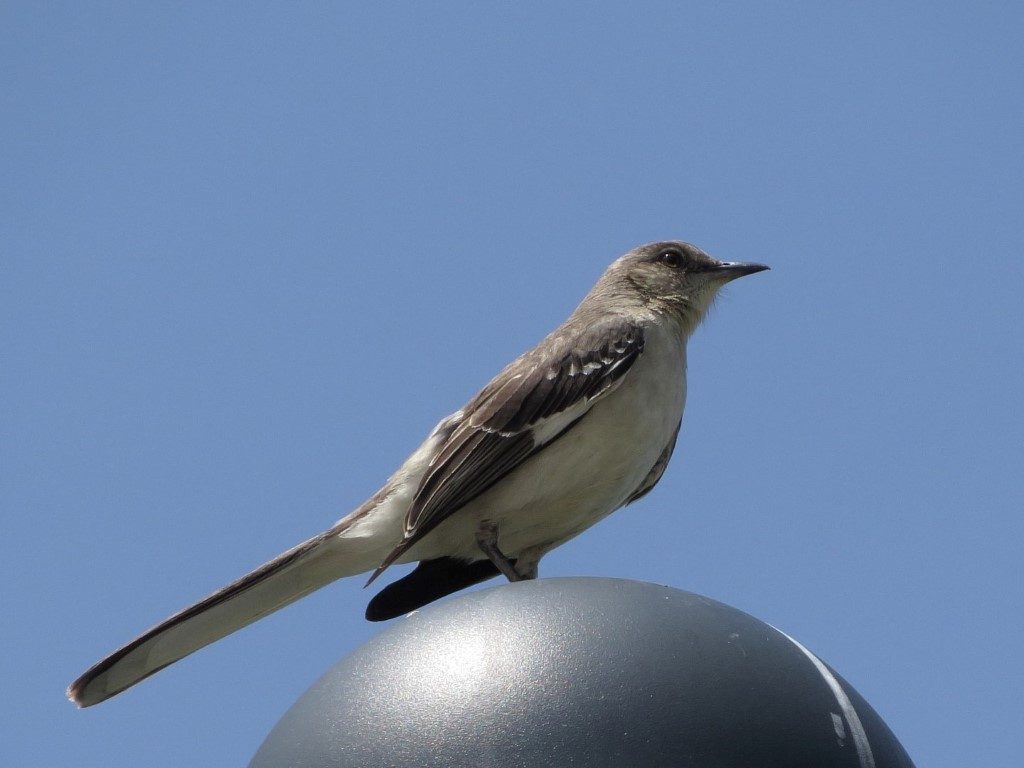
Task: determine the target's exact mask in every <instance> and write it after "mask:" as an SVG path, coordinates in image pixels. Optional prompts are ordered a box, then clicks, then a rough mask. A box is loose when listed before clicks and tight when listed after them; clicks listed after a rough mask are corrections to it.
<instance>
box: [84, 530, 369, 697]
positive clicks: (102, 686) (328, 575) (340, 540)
mask: <svg viewBox="0 0 1024 768" xmlns="http://www.w3.org/2000/svg"><path fill="white" fill-rule="evenodd" d="M373 549H374V548H373V547H368V546H367V541H366V539H365V538H361V537H354V538H348V537H345V536H344V535H339V531H338V529H337V527H335V528H332V529H330V530H328V531H325V532H324V533H321V534H319V535H317V536H314V537H313V538H311V539H309V540H307V541H304V542H303V543H302V544H299V545H298V546H296V547H293V548H292V549H290V550H288V551H287V552H285V553H283V554H281V555H279V556H278V557H276V558H274V559H273V560H271V561H270V562H268V563H265V564H264V565H261V566H260V567H259V568H257V569H256V570H254V571H252V572H251V573H249V574H248V575H246V576H243V577H242V578H241V579H239V580H238V581H236V582H234V583H233V584H229V585H228V586H226V587H224V588H223V589H220V590H218V591H217V592H214V593H213V594H212V595H210V596H209V597H207V598H206V599H204V600H201V601H199V602H198V603H196V604H195V605H193V606H191V607H189V608H186V609H185V610H183V611H180V612H179V613H176V614H175V615H173V616H171V617H170V618H169V619H167V620H166V621H163V622H161V623H160V624H158V625H156V626H155V627H153V628H152V629H150V630H149V631H148V632H146V633H144V634H143V635H141V636H139V637H137V638H136V639H135V640H133V641H132V642H130V643H128V645H126V646H124V647H123V648H121V649H120V650H118V651H115V652H114V653H112V654H111V655H110V656H108V657H107V658H105V659H103V660H102V661H101V662H99V663H98V664H96V665H94V666H93V667H92V668H91V669H89V670H88V671H87V672H86V673H85V674H83V675H82V676H81V677H79V678H78V679H77V680H76V681H75V682H73V683H72V684H71V686H70V687H69V688H68V691H67V694H68V698H69V699H71V700H72V701H73V702H75V703H76V704H78V706H80V707H88V706H92V705H93V704H98V703H99V702H101V701H103V700H104V699H108V698H110V697H111V696H113V695H115V694H117V693H120V692H121V691H123V690H124V689H125V688H128V687H130V686H132V685H135V683H137V682H139V681H140V680H143V679H145V678H147V677H149V676H150V675H152V674H153V673H154V672H158V671H160V670H161V669H163V668H164V667H166V666H167V665H168V664H173V663H174V662H175V661H178V660H179V659H181V658H184V657H185V656H188V655H189V654H190V653H193V652H194V651H198V650H199V649H200V648H202V647H203V646H206V645H209V644H210V643H212V642H214V641H215V640H219V639H220V638H222V637H224V636H225V635H229V634H231V633H232V632H235V631H236V630H239V629H241V628H242V627H244V626H246V625H248V624H251V623H252V622H254V621H256V620H257V619H260V618H262V617H264V616H266V615H267V614H269V613H273V612H274V611H276V610H278V609H280V608H283V607H285V606H286V605H288V604H289V603H292V602H294V601H295V600H298V599H299V598H300V597H304V596H305V595H308V594H309V593H310V592H313V591H314V590H317V589H319V588H320V587H323V586H325V585H327V584H329V583H330V582H332V581H334V580H335V579H339V578H342V577H343V576H352V575H354V574H357V573H362V572H364V571H367V570H370V569H371V568H373V567H375V566H376V565H377V564H378V563H379V562H380V555H379V554H377V553H375V552H373V551H372V550H373Z"/></svg>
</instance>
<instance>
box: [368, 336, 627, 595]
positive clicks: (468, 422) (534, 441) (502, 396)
mask: <svg viewBox="0 0 1024 768" xmlns="http://www.w3.org/2000/svg"><path fill="white" fill-rule="evenodd" d="M643 348H644V335H643V329H642V328H641V327H640V326H639V325H638V324H636V323H634V322H631V321H629V320H628V319H626V318H620V317H612V318H607V319H604V320H602V321H598V322H596V323H590V324H586V325H582V326H581V325H573V324H570V325H567V326H563V327H562V328H561V329H559V330H558V331H556V332H555V333H553V334H552V335H551V336H549V337H548V338H546V339H545V340H544V341H542V342H541V343H540V344H539V345H538V346H537V347H536V348H535V349H533V350H531V351H530V352H527V353H526V354H524V355H523V356H522V357H520V358H518V359H517V360H515V361H514V362H513V363H511V364H510V365H509V366H508V367H506V368H505V370H503V371H502V372H501V373H499V374H498V375H497V376H496V377H495V378H494V379H493V380H492V381H491V382H490V383H489V384H488V385H487V386H486V387H484V388H483V389H482V390H481V391H480V393H479V394H478V395H477V396H476V397H474V398H473V400H472V401H470V403H469V405H467V406H466V407H465V408H464V409H463V411H462V415H461V417H460V418H458V419H457V420H456V421H455V423H454V424H452V425H451V426H450V427H449V430H450V431H449V434H448V436H447V437H446V439H445V440H444V441H442V442H441V444H440V445H439V446H438V448H437V450H436V451H435V453H434V456H433V458H432V459H431V461H430V463H429V465H428V467H427V471H426V473H425V474H424V476H423V478H422V480H421V481H420V485H419V488H418V489H417V491H416V495H415V497H414V498H413V501H412V504H411V505H410V507H409V511H408V512H407V514H406V519H405V533H404V537H403V539H402V541H401V543H399V545H398V546H397V547H396V548H395V549H394V550H393V551H392V553H391V554H390V555H389V556H388V557H387V558H385V560H384V562H383V563H382V564H381V566H380V568H378V569H377V571H375V572H374V574H373V576H372V577H371V579H370V581H373V579H375V578H376V577H377V576H378V575H379V574H380V573H381V572H382V571H383V570H384V569H385V568H387V567H388V566H389V565H390V564H391V563H393V562H394V561H395V560H396V559H397V558H398V557H400V556H401V554H402V553H403V552H405V551H406V550H407V549H408V548H409V547H411V546H412V545H413V544H415V543H416V542H417V541H418V540H419V539H421V538H422V537H423V536H424V535H425V534H426V533H428V532H429V531H430V530H432V529H433V528H434V527H435V526H436V525H437V524H438V523H440V522H441V521H442V520H444V519H445V518H447V517H448V516H449V515H451V514H452V513H453V512H455V511H457V510H458V509H459V508H460V507H462V506H464V505H465V504H467V503H468V502H470V501H472V500H473V499H474V498H476V497H477V496H479V495H480V494H481V493H483V492H484V491H486V490H487V489H488V488H490V487H491V486H492V485H494V483H496V482H497V481H498V480H500V479H501V478H502V477H504V476H505V475H507V474H508V473H509V472H511V471H512V470H513V469H515V468H516V467H518V466H519V465H520V464H522V463H523V461H525V460H526V459H527V458H528V457H530V456H531V455H533V454H534V453H536V452H537V451H540V450H542V449H543V448H544V447H545V446H546V445H549V444H550V443H551V442H553V441H554V440H556V439H557V438H559V437H561V436H562V435H564V434H565V433H566V432H567V431H568V430H570V429H571V428H572V427H573V426H574V425H575V424H576V423H577V422H578V421H579V420H580V419H581V418H583V417H584V416H585V415H586V413H587V412H588V411H589V410H590V408H591V407H592V406H593V404H594V402H595V401H596V400H598V399H599V398H601V397H602V396H603V395H606V394H608V393H609V392H611V391H612V390H613V389H614V388H615V387H616V385H617V384H618V383H619V382H620V381H621V380H622V377H623V376H625V375H626V373H627V372H628V371H629V370H630V368H631V367H632V366H633V364H634V363H635V362H636V360H637V359H638V358H639V356H640V354H641V353H642V352H643Z"/></svg>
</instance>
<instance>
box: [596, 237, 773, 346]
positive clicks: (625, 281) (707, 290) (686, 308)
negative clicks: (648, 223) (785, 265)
mask: <svg viewBox="0 0 1024 768" xmlns="http://www.w3.org/2000/svg"><path fill="white" fill-rule="evenodd" d="M766 269H768V267H766V266H765V265H764V264H750V263H744V262H738V261H719V260H718V259H715V258H713V257H712V256H709V255H708V254H706V253H704V251H702V250H701V249H700V248H698V247H697V246H695V245H691V244H690V243H684V242H682V241H678V240H669V241H665V242H659V243H648V244H647V245H641V246H640V247H638V248H634V249H633V250H632V251H630V252H629V253H627V254H626V255H625V256H623V257H622V258H620V259H619V260H618V261H616V262H615V263H614V264H612V266H611V267H610V268H609V269H608V272H607V273H606V279H610V280H612V281H613V282H614V283H617V284H618V285H619V286H620V287H624V288H625V289H626V290H629V291H631V292H635V293H636V294H638V295H639V298H640V299H641V301H642V302H643V303H644V304H645V305H646V306H648V307H649V308H651V309H653V310H655V311H659V312H672V313H675V314H677V315H678V316H679V317H680V318H681V319H682V321H683V323H684V325H685V327H686V329H687V331H692V330H693V329H694V328H696V327H697V325H698V324H699V323H700V321H701V319H702V318H703V317H704V314H705V313H706V312H707V310H708V308H709V307H710V306H711V304H712V303H713V302H714V299H715V295H716V294H717V293H718V290H719V288H721V287H722V286H723V285H725V284H726V283H728V282H730V281H731V280H735V279H736V278H737V277H743V276H744V275H752V274H753V273H755V272H761V271H763V270H766Z"/></svg>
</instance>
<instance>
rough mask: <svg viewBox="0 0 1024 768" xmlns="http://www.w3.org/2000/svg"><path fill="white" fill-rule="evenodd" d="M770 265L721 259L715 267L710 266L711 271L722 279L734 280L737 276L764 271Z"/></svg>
mask: <svg viewBox="0 0 1024 768" xmlns="http://www.w3.org/2000/svg"><path fill="white" fill-rule="evenodd" d="M766 269H771V267H769V266H767V265H765V264H752V263H750V262H745V261H721V262H719V263H718V266H717V267H712V269H711V273H712V274H714V275H717V276H718V277H720V278H721V279H723V280H735V279H736V278H737V277H743V276H744V275H752V274H754V273H755V272H764V271H765V270H766Z"/></svg>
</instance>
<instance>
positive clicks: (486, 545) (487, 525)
mask: <svg viewBox="0 0 1024 768" xmlns="http://www.w3.org/2000/svg"><path fill="white" fill-rule="evenodd" d="M476 543H477V546H478V547H480V550H481V551H482V552H483V553H484V554H485V555H487V559H488V560H490V561H491V562H492V563H494V567H495V568H497V569H498V570H499V571H501V573H502V575H503V576H504V577H505V578H506V579H508V580H509V581H522V580H523V579H524V578H526V579H529V578H534V577H536V573H534V574H533V576H524V575H522V574H520V573H519V571H517V570H516V566H515V563H513V562H512V561H511V560H509V559H508V558H507V557H505V554H504V553H503V552H502V551H501V550H500V549H498V526H497V524H496V523H491V522H482V523H480V525H479V527H478V528H477V529H476ZM535 570H536V569H535Z"/></svg>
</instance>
